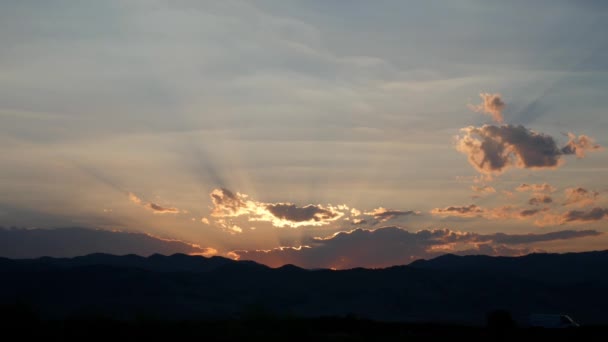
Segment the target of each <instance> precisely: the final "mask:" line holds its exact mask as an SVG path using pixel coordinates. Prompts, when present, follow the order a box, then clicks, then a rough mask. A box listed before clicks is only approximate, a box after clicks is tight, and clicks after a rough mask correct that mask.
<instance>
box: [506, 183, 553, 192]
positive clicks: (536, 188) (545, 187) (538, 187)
mask: <svg viewBox="0 0 608 342" xmlns="http://www.w3.org/2000/svg"><path fill="white" fill-rule="evenodd" d="M515 190H517V191H519V192H526V191H530V192H554V191H555V188H554V187H553V186H551V185H550V184H547V183H542V184H527V183H522V184H520V185H519V186H518V187H517V188H515Z"/></svg>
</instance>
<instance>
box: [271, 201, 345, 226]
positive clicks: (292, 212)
mask: <svg viewBox="0 0 608 342" xmlns="http://www.w3.org/2000/svg"><path fill="white" fill-rule="evenodd" d="M266 209H267V210H268V211H269V212H270V213H271V214H272V215H273V216H274V217H276V218H278V219H279V220H285V221H290V222H295V223H298V222H321V221H331V220H335V218H336V217H338V216H342V215H343V214H342V213H340V212H337V211H332V210H330V209H326V208H323V207H322V206H316V205H307V206H305V207H297V206H296V205H295V204H291V203H278V204H268V205H266Z"/></svg>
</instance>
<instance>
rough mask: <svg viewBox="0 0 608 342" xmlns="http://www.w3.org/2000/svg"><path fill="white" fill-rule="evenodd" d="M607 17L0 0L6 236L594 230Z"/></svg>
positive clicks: (556, 246)
mask: <svg viewBox="0 0 608 342" xmlns="http://www.w3.org/2000/svg"><path fill="white" fill-rule="evenodd" d="M607 23H608V4H606V3H605V2H603V1H593V0H581V1H566V0H557V1H556V0H551V1H549V0H546V1H535V2H533V3H530V2H528V1H519V0H515V1H509V2H504V1H481V0H459V1H450V2H446V1H397V0H395V1H388V0H387V1H382V0H380V1H360V0H353V1H321V0H311V1H290V0H281V1H279V0H276V1H271V0H259V1H257V0H252V1H232V0H226V1H179V0H178V1H152V0H150V1H135V0H133V1H131V0H128V1H61V0H59V1H53V2H44V3H42V2H39V1H3V2H2V3H0V43H1V44H2V49H0V165H1V167H0V226H3V227H5V228H4V231H3V232H1V233H0V234H2V235H4V237H3V239H4V240H5V247H4V248H2V249H3V250H4V252H3V251H2V250H0V256H9V257H35V256H41V255H61V256H65V255H77V254H83V253H87V252H101V251H110V252H116V253H118V251H119V252H125V253H127V252H128V250H129V248H128V247H125V248H123V249H120V248H119V249H117V248H115V247H116V244H118V243H120V244H121V246H132V250H133V251H134V252H137V253H141V254H151V253H152V252H153V251H154V250H158V252H163V253H169V252H171V251H175V252H186V253H192V254H201V255H206V256H210V255H219V256H225V257H230V258H234V259H241V260H242V259H249V260H256V261H259V262H262V263H265V264H268V265H271V266H280V265H283V264H285V263H292V264H296V265H299V266H304V267H310V268H318V267H323V268H349V267H358V266H363V267H385V266H390V265H396V264H406V263H409V262H411V261H412V260H415V259H418V258H430V257H434V256H437V255H440V254H443V253H456V254H488V255H523V254H527V253H532V252H574V251H586V250H599V249H606V248H608V234H606V233H607V232H608V231H607V230H606V222H607V221H608V200H607V195H608V184H607V183H606V181H605V175H606V172H607V171H608V158H607V155H606V151H605V148H604V147H605V146H608V137H607V136H606V134H605V133H606V132H607V131H608V115H607V113H606V104H605V103H606V101H605V96H606V91H607V89H608V37H607V36H606V34H605V32H607V31H608V24H607ZM66 228H70V229H71V230H70V229H68V230H66ZM76 228H78V229H76ZM80 228H86V229H89V230H92V231H93V232H96V233H91V234H92V235H91V234H84V235H86V239H85V238H84V237H82V236H84V235H82V234H83V233H82V232H81V231H80ZM50 229H52V230H50ZM49 230H50V231H49ZM89 233H90V232H89ZM110 233H112V234H115V235H116V236H115V237H114V238H111V239H110V238H107V236H108V234H110ZM19 234H21V235H19ZM49 234H51V235H52V234H55V235H54V236H55V237H49ZM79 234H80V235H79ZM96 234H97V235H96ZM32 236H37V237H36V239H33V240H32ZM70 236H71V237H70ZM75 236H81V237H82V239H83V240H82V241H81V240H79V239H80V238H75ZM26 237H29V238H27V239H26ZM10 239H14V240H10ZM96 239H97V240H96ZM34 240H35V241H34ZM85 240H86V243H85ZM152 240H155V241H153V242H150V241H152ZM7 241H15V243H14V245H13V247H14V246H17V247H16V248H8V247H7V246H8V245H10V244H7V243H6V242H7ZM31 241H34V242H31ZM68 241H69V242H70V243H67V242H68ZM79 241H81V243H82V245H81V246H77V245H78V244H79V243H80V242H79ZM95 241H97V243H96V242H95ZM116 241H122V242H116ZM163 243H166V246H165V245H163ZM144 245H145V246H144ZM161 245H162V246H161ZM178 245H179V246H178ZM85 246H86V247H85ZM146 246H149V247H146ZM121 248H122V247H121ZM155 248H156V249H155ZM9 250H10V251H9Z"/></svg>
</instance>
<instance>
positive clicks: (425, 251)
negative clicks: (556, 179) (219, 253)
mask: <svg viewBox="0 0 608 342" xmlns="http://www.w3.org/2000/svg"><path fill="white" fill-rule="evenodd" d="M600 234H601V233H599V232H597V231H594V230H585V231H573V230H564V231H557V232H550V233H544V234H515V235H510V234H503V233H496V234H478V233H469V232H459V231H453V230H449V229H435V230H420V231H417V232H409V231H407V230H404V229H401V228H397V227H384V228H379V229H376V230H366V229H355V230H352V231H345V232H339V233H336V234H334V235H332V236H329V237H326V238H312V239H310V241H307V242H306V243H305V244H303V245H302V246H298V247H280V248H276V249H271V250H258V251H233V253H235V254H236V255H238V256H239V258H240V259H241V260H254V261H257V262H260V263H264V264H267V265H270V266H272V267H278V266H281V265H284V264H294V265H298V266H301V267H306V268H336V269H346V268H353V267H388V266H392V265H403V264H408V263H410V262H412V261H414V260H417V259H427V258H432V257H435V256H437V255H440V254H444V253H454V254H489V255H522V254H526V253H530V252H532V251H537V250H536V249H535V248H534V246H533V245H532V244H534V243H539V242H547V241H556V240H570V239H576V238H583V237H590V236H597V235H600Z"/></svg>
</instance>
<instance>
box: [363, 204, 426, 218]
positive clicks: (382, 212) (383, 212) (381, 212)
mask: <svg viewBox="0 0 608 342" xmlns="http://www.w3.org/2000/svg"><path fill="white" fill-rule="evenodd" d="M419 214H420V213H419V212H416V211H412V210H407V211H403V210H393V209H386V208H382V207H380V208H376V209H374V210H372V211H368V212H365V215H368V216H372V217H373V218H374V219H375V220H378V221H379V222H386V221H388V220H392V219H394V218H395V217H398V216H409V215H419Z"/></svg>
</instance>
